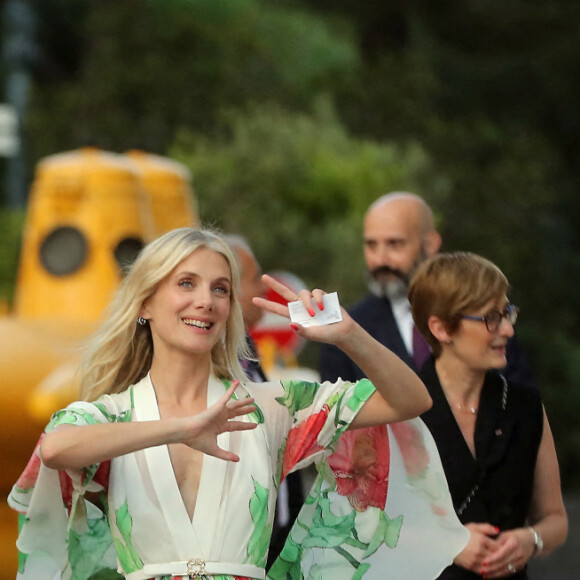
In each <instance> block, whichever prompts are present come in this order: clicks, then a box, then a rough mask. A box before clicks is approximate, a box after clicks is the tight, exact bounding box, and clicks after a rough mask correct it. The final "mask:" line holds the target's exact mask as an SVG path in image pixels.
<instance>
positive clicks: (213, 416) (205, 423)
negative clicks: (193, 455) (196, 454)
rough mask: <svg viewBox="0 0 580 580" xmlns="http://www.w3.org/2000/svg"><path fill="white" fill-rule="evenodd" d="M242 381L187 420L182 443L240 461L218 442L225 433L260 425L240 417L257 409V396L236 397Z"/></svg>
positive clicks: (210, 453)
mask: <svg viewBox="0 0 580 580" xmlns="http://www.w3.org/2000/svg"><path fill="white" fill-rule="evenodd" d="M239 384H240V383H239V381H234V382H233V383H232V384H231V385H230V387H229V388H228V390H227V391H226V392H225V393H224V395H223V396H222V397H221V398H220V399H219V400H218V401H217V402H216V403H214V404H213V405H212V406H211V407H208V408H207V409H206V410H205V411H202V412H201V413H198V414H197V415H194V416H192V417H187V418H186V419H184V430H183V433H182V434H181V436H179V437H178V439H179V442H180V443H184V444H185V445H188V446H189V447H191V448H193V449H197V450H198V451H202V452H203V453H206V454H207V455H213V456H214V457H217V458H218V459H224V460H225V461H239V460H240V458H239V456H238V455H236V454H235V453H232V452H231V451H228V450H226V449H222V448H221V447H219V446H218V444H217V437H218V435H220V434H221V433H225V432H231V431H247V430H249V429H255V428H256V427H257V426H258V425H257V423H253V422H249V421H239V420H237V418H238V417H243V416H244V415H248V414H250V413H252V412H254V411H255V410H256V406H255V405H254V399H253V398H243V399H233V398H232V397H233V395H234V392H235V390H236V388H237V387H238V385H239Z"/></svg>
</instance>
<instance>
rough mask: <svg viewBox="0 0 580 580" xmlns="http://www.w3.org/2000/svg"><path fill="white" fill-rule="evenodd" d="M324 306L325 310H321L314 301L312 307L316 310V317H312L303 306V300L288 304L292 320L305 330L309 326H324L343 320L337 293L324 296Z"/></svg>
mask: <svg viewBox="0 0 580 580" xmlns="http://www.w3.org/2000/svg"><path fill="white" fill-rule="evenodd" d="M322 304H323V305H324V310H320V309H319V308H318V304H316V301H315V300H313V301H312V307H313V308H314V312H315V314H314V316H310V314H308V312H307V310H306V308H305V307H304V304H302V300H296V301H295V302H288V311H289V312H290V320H291V321H292V322H296V323H297V324H300V325H301V326H304V327H305V328H306V327H308V326H323V325H324V324H332V323H333V322H340V321H341V320H342V314H341V312H340V304H339V303H338V294H337V293H336V292H332V293H331V294H324V296H323V297H322Z"/></svg>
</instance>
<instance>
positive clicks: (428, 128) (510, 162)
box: [0, 0, 580, 487]
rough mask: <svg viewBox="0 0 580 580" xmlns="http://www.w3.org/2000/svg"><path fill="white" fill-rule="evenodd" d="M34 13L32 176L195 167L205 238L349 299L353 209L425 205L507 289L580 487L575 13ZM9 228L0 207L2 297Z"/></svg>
mask: <svg viewBox="0 0 580 580" xmlns="http://www.w3.org/2000/svg"><path fill="white" fill-rule="evenodd" d="M23 1H24V0H23ZM28 5H29V6H30V7H31V8H32V9H33V10H34V12H35V13H36V15H37V23H38V24H37V31H36V37H37V38H36V43H37V46H38V51H37V54H36V58H35V59H34V62H33V64H32V68H31V78H32V86H31V95H30V104H29V107H28V115H27V118H26V120H25V127H24V129H25V136H26V148H27V158H26V161H27V178H28V180H29V181H30V179H31V178H32V174H33V169H34V166H35V164H36V162H37V161H38V160H39V159H41V158H42V157H44V156H46V155H50V154H53V153H57V152H61V151H66V150H70V149H75V148H78V147H85V146H96V147H101V148H104V149H107V150H112V151H118V152H122V151H126V150H128V149H144V150H147V151H149V152H151V153H158V154H161V155H169V156H171V157H174V158H175V159H178V160H180V161H182V162H184V163H186V164H187V165H188V166H189V167H190V168H191V170H192V172H193V185H194V188H195V191H196V195H197V197H198V203H199V208H200V212H201V217H202V219H203V220H204V222H206V223H209V224H213V225H217V226H218V227H221V228H223V229H224V230H226V231H230V232H236V233H241V234H244V235H246V236H247V237H248V239H249V241H250V242H251V244H252V246H253V247H254V249H255V251H256V254H257V256H258V257H259V259H260V261H261V262H262V263H263V266H264V268H265V269H268V270H271V269H279V268H282V269H288V270H291V271H293V272H294V273H296V274H297V275H298V276H300V277H301V278H302V279H304V281H305V282H306V283H307V284H309V285H315V286H322V287H326V288H329V289H338V290H339V291H340V295H341V299H342V301H343V303H345V304H350V303H352V302H354V301H355V300H357V299H358V298H359V297H360V296H362V294H363V293H364V292H365V289H364V283H363V270H364V262H363V259H362V249H361V220H362V216H363V214H364V211H365V209H366V207H367V205H368V204H369V203H370V202H371V201H372V200H374V199H375V198H376V197H378V196H379V195H381V194H382V193H385V192H387V191H390V190H395V189H397V190H410V191H414V192H416V193H419V194H420V195H423V196H424V197H425V198H426V200H427V201H428V202H429V203H430V204H431V205H432V206H433V208H434V209H435V211H436V215H437V220H438V225H439V227H440V229H441V232H442V234H443V238H444V248H443V249H444V250H451V249H464V250H472V251H475V252H478V253H481V254H483V255H485V256H487V257H489V258H490V259H492V260H494V261H495V262H497V263H498V264H499V265H500V267H501V268H502V269H503V270H504V271H505V272H506V274H507V276H508V278H509V279H510V281H511V282H512V286H513V300H514V301H515V302H516V303H518V304H519V305H520V306H521V307H522V316H521V319H520V320H521V322H519V323H518V333H519V335H520V336H521V337H522V340H523V342H524V344H525V346H526V349H527V351H528V354H529V356H530V359H531V362H532V365H533V368H534V371H535V374H536V377H537V379H538V382H539V384H540V385H541V389H542V394H543V396H544V399H545V402H546V407H547V409H548V412H549V414H550V417H551V422H552V427H553V430H554V433H555V437H556V441H557V445H558V450H559V454H560V462H561V468H562V473H563V479H564V485H565V486H568V487H574V486H576V487H578V486H579V485H580V468H579V467H578V466H579V465H580V427H579V426H578V424H577V420H576V417H577V416H578V412H579V411H580V390H579V389H578V388H577V387H576V385H577V384H578V383H579V381H578V378H580V377H579V375H580V330H579V329H580V324H579V323H580V320H579V318H580V294H579V293H577V292H576V291H575V290H576V288H575V281H576V280H578V279H580V239H579V228H578V223H579V220H578V217H579V210H580V207H579V206H580V196H579V195H578V192H579V191H580V163H579V161H580V159H579V156H580V108H579V107H578V106H577V103H578V102H579V100H580V66H579V64H580V63H579V56H578V55H579V54H580V34H578V24H577V23H578V21H579V18H578V17H579V16H580V4H578V3H577V2H576V1H575V0H549V1H548V0H536V1H535V2H533V3H530V2H526V1H524V0H513V1H512V2H509V3H505V2H500V1H498V0H488V1H487V2H481V1H480V0H463V1H462V2H455V3H450V2H445V1H444V0H409V1H406V2H404V1H402V0H391V1H389V2H362V3H361V2H353V1H352V0H332V1H330V0H309V1H307V0H280V1H279V2H277V3H275V4H274V3H271V2H267V1H266V0H227V1H220V0H99V2H90V1H89V0H28ZM3 35H4V36H3V38H5V37H6V30H5V29H4V32H3ZM6 71H7V65H6V64H4V65H3V68H2V72H3V73H4V74H6ZM3 161H4V160H2V167H1V168H0V177H2V176H3V173H4V172H5V166H4V162H3ZM1 193H2V196H3V199H4V200H6V192H5V191H2V192H1ZM21 225H22V214H21V213H19V212H14V211H8V210H6V209H5V210H3V211H2V212H1V213H0V227H1V230H0V232H1V233H0V293H1V296H0V297H1V298H3V299H4V300H8V301H10V299H11V291H12V288H13V284H14V279H15V270H16V264H17V256H18V243H19V236H20V232H21ZM303 360H304V362H305V364H309V365H311V366H315V365H316V352H315V351H313V350H312V349H310V350H308V349H307V350H305V351H304V353H303Z"/></svg>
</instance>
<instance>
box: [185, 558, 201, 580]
mask: <svg viewBox="0 0 580 580" xmlns="http://www.w3.org/2000/svg"><path fill="white" fill-rule="evenodd" d="M187 574H188V576H189V577H190V578H199V577H201V576H205V562H204V561H203V560H202V559H201V558H192V559H191V560H190V561H189V562H188V563H187Z"/></svg>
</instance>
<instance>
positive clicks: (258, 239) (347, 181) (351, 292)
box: [171, 100, 433, 303]
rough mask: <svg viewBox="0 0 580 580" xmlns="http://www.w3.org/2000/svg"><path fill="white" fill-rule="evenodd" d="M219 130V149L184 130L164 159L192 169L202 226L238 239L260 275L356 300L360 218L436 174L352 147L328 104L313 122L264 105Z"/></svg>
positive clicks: (406, 158) (424, 162)
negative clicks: (381, 197) (383, 199)
mask: <svg viewBox="0 0 580 580" xmlns="http://www.w3.org/2000/svg"><path fill="white" fill-rule="evenodd" d="M224 124H225V125H226V126H227V129H228V130H227V131H224V134H225V135H226V136H225V137H223V138H222V139H220V140H215V139H208V138H207V137H205V136H204V135H202V134H199V133H193V132H190V131H184V132H183V133H182V134H181V135H180V136H179V138H178V140H177V142H176V144H175V146H174V147H173V149H172V150H171V155H172V157H174V158H176V159H178V160H180V161H182V162H183V163H185V164H187V165H188V166H189V167H190V169H191V170H192V173H193V175H194V183H195V191H196V195H197V198H198V200H199V205H200V208H201V211H202V217H203V219H204V220H205V221H206V222H207V223H208V224H211V225H214V226H216V227H219V228H221V229H223V230H225V231H227V232H235V233H240V234H243V235H245V236H246V237H247V238H248V240H249V241H250V243H251V245H252V247H253V248H254V250H255V252H256V254H257V255H258V256H260V261H261V262H262V264H263V267H264V268H266V269H268V270H272V269H285V270H291V271H293V272H295V273H297V274H298V275H300V276H301V277H303V278H304V279H305V281H307V282H308V283H309V284H311V285H316V286H319V285H324V286H325V287H328V288H338V289H340V291H341V296H342V297H343V301H345V303H351V302H353V301H354V300H356V299H357V298H358V297H359V296H360V293H361V292H362V291H363V284H362V283H363V272H364V266H363V260H362V253H361V240H362V232H361V225H362V218H363V215H364V212H365V211H366V209H367V207H368V205H369V204H370V203H371V202H372V201H373V200H374V199H375V198H376V196H377V192H381V193H382V192H386V191H390V190H392V189H397V188H401V187H404V188H406V189H415V190H416V189H417V188H419V189H421V184H422V183H423V182H426V181H429V180H430V178H431V176H432V175H433V171H432V168H431V167H430V163H429V159H428V157H427V155H426V154H425V152H424V151H423V150H422V149H421V147H420V146H418V145H417V144H414V143H408V144H404V143H400V144H389V143H385V144H379V143H376V142H373V141H369V140H363V139H353V138H352V137H351V136H349V135H348V133H347V132H346V131H345V129H344V127H343V126H342V125H341V123H340V121H339V120H338V119H337V118H336V117H335V115H334V113H333V110H332V107H331V106H330V104H329V103H328V101H326V100H321V101H320V102H319V103H318V106H317V107H315V111H314V113H313V114H310V115H306V114H302V113H290V112H287V111H285V110H282V109H280V108H277V107H264V106H262V107H260V108H256V109H253V110H252V111H250V112H248V113H247V114H245V115H236V114H233V113H232V114H230V115H228V116H227V117H226V119H225V120H224Z"/></svg>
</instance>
